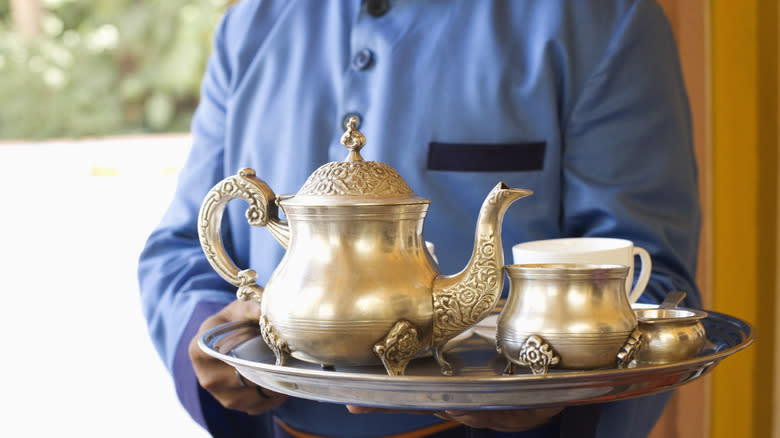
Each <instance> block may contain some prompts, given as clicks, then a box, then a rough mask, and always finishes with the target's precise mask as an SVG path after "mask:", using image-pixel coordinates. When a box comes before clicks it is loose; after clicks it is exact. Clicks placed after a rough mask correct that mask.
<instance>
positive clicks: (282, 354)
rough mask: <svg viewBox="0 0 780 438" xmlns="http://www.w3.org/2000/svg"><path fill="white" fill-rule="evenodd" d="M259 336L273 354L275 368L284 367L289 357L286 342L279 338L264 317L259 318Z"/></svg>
mask: <svg viewBox="0 0 780 438" xmlns="http://www.w3.org/2000/svg"><path fill="white" fill-rule="evenodd" d="M260 334H261V335H262V336H263V341H265V344H266V345H268V348H270V349H271V351H273V352H274V356H276V366H279V367H282V366H284V365H285V364H286V363H287V359H288V358H289V357H290V348H289V347H288V346H287V342H285V341H283V340H281V339H280V338H279V336H278V335H277V334H276V332H275V331H274V328H273V327H272V326H271V322H270V321H268V318H267V317H266V316H265V315H263V316H261V317H260Z"/></svg>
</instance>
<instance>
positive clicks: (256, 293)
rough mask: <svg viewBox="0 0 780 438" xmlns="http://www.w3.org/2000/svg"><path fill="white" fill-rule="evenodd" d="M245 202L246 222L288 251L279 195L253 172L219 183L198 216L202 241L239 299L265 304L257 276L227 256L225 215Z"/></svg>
mask: <svg viewBox="0 0 780 438" xmlns="http://www.w3.org/2000/svg"><path fill="white" fill-rule="evenodd" d="M236 198H241V199H243V200H245V201H246V202H247V203H248V204H249V208H247V210H246V219H247V221H248V222H249V224H250V225H255V226H265V227H268V229H269V231H270V232H271V234H272V235H273V236H274V237H275V238H276V239H277V240H278V241H279V243H281V244H282V246H284V247H285V248H287V244H288V243H289V238H290V237H289V228H288V227H287V223H286V222H284V221H281V220H280V219H279V215H278V207H277V205H276V202H275V201H276V194H274V192H273V190H271V188H270V187H268V184H266V183H265V182H263V180H261V179H259V178H257V177H256V176H255V171H254V170H253V169H241V170H239V171H238V174H236V175H234V176H230V177H227V178H225V179H223V180H222V181H220V182H219V183H217V185H215V186H214V187H213V188H212V189H211V190H209V193H208V194H207V195H206V199H204V200H203V204H201V207H200V213H199V214H198V237H199V238H200V245H201V247H202V248H203V252H204V253H205V254H206V258H207V259H208V261H209V263H210V264H211V266H212V267H213V268H214V270H215V271H217V273H218V274H219V275H220V276H221V277H222V278H224V279H225V280H227V281H228V282H229V283H230V284H232V285H234V286H237V287H238V291H237V292H236V295H237V296H238V298H239V299H241V300H244V301H246V300H250V299H254V300H255V301H257V302H258V303H260V302H261V300H262V294H263V288H262V287H260V286H259V285H258V284H257V272H255V271H254V270H252V269H244V270H240V269H239V268H238V267H237V266H236V265H235V264H234V263H233V261H232V260H231V259H230V257H229V256H228V255H227V253H226V252H225V247H224V245H223V244H222V235H221V233H220V229H221V226H222V214H223V213H224V212H225V207H226V206H227V203H228V202H229V201H230V200H232V199H236Z"/></svg>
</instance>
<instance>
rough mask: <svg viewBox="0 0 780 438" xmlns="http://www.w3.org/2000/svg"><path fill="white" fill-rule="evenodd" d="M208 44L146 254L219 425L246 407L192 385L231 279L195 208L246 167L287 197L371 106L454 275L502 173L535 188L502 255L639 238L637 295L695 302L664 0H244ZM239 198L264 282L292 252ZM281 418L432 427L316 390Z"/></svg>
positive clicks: (150, 302) (237, 219) (369, 118)
mask: <svg viewBox="0 0 780 438" xmlns="http://www.w3.org/2000/svg"><path fill="white" fill-rule="evenodd" d="M214 44H215V46H214V51H213V54H212V56H211V58H210V61H209V64H208V69H207V73H206V75H205V77H204V80H203V86H202V94H201V102H200V105H199V107H198V110H197V112H196V114H195V116H194V119H193V122H192V135H193V145H192V150H191V153H190V156H189V158H188V160H187V162H186V164H185V166H184V168H183V169H182V171H181V174H180V177H179V183H178V189H177V192H176V195H175V198H174V199H173V201H172V203H171V205H170V208H169V209H168V211H167V212H166V213H165V215H164V217H163V219H162V222H161V223H160V225H159V226H158V228H157V229H156V230H155V231H154V233H153V234H152V235H151V236H150V238H149V240H148V242H147V246H146V248H145V250H144V252H143V254H142V256H141V260H140V265H139V279H140V286H141V298H142V302H143V309H144V312H145V316H146V318H147V321H148V326H149V331H150V334H151V337H152V340H153V341H154V343H155V346H156V347H157V349H158V351H159V353H160V355H161V356H162V358H163V360H164V361H165V364H166V365H167V367H168V368H169V369H170V370H171V371H172V373H173V375H174V378H175V380H176V384H177V391H178V393H179V396H180V398H181V400H182V403H183V404H184V405H185V407H186V408H187V409H188V410H189V411H190V413H191V414H192V415H193V418H195V419H196V420H198V421H199V422H201V424H204V425H207V426H208V427H209V428H211V430H217V429H218V428H220V427H227V426H225V424H226V420H225V418H227V416H229V415H235V414H233V413H226V412H224V410H221V408H220V407H219V406H218V405H217V404H216V402H215V401H214V400H213V399H212V398H210V396H209V395H208V394H207V393H206V392H205V391H204V390H203V389H201V388H198V386H197V382H196V380H195V378H194V375H193V373H192V368H191V364H189V359H188V357H187V354H186V345H187V343H188V342H189V340H190V338H191V337H192V335H193V334H194V333H195V331H196V330H197V328H198V326H199V325H200V323H201V322H202V321H203V319H204V318H205V317H206V316H207V315H208V314H210V313H213V312H215V311H216V310H217V309H219V308H220V307H221V306H223V305H224V304H226V303H228V302H229V301H231V300H233V299H234V298H235V295H234V293H235V288H233V287H232V286H230V285H228V284H227V283H226V282H224V281H223V280H222V279H221V278H220V277H219V276H218V275H217V274H216V273H215V272H214V270H213V269H212V268H211V267H210V266H209V265H208V263H207V262H206V259H205V257H204V256H203V253H202V250H201V247H200V244H199V242H198V238H197V231H196V220H197V216H198V210H199V208H200V204H201V202H202V200H203V199H204V197H205V195H206V193H207V192H208V190H209V189H210V188H211V187H212V186H214V185H215V184H216V183H217V182H218V181H219V180H221V179H222V178H225V177H227V176H230V175H233V174H235V173H236V172H237V171H238V169H240V168H244V167H250V168H254V169H255V170H256V173H257V175H258V176H259V177H260V178H261V179H263V180H264V181H266V182H267V183H268V184H269V185H270V186H271V188H272V189H273V190H274V191H275V192H276V193H279V194H284V193H295V192H297V190H298V189H299V188H300V187H301V185H302V184H303V182H304V181H305V179H306V178H307V177H308V176H309V175H310V174H311V173H312V172H313V171H314V170H315V169H316V168H317V167H319V166H320V165H322V164H324V163H325V162H328V161H337V160H338V161H340V160H343V159H344V157H345V156H346V150H345V149H344V147H343V146H342V145H341V144H339V138H340V136H341V134H342V132H343V126H342V119H343V118H344V117H345V116H347V115H349V114H357V115H359V116H360V119H361V124H360V130H361V131H362V132H363V133H364V134H365V136H366V138H367V145H366V147H365V148H364V149H363V150H362V151H361V154H362V155H363V157H364V158H365V159H367V160H376V161H382V162H385V163H387V164H389V165H391V166H392V167H393V168H395V169H396V170H397V171H398V172H399V173H400V174H401V176H402V177H403V178H404V179H405V180H406V182H407V183H408V184H409V186H410V187H411V188H412V189H413V190H414V191H415V192H416V193H417V194H418V195H420V196H423V197H426V198H429V199H431V206H430V210H429V213H428V216H427V218H426V222H425V229H424V237H425V239H426V240H429V241H432V242H433V243H435V245H436V254H437V256H438V258H439V262H440V265H441V268H442V271H443V272H444V273H447V274H452V273H455V272H457V271H459V270H460V269H461V268H462V267H463V266H464V265H465V263H466V262H467V260H468V258H469V255H470V254H471V250H472V245H473V242H474V226H475V222H476V217H477V213H478V210H479V207H480V204H481V203H482V201H483V199H484V197H485V196H486V195H487V193H488V191H489V190H490V189H491V188H492V187H493V186H494V185H495V184H496V183H497V182H498V181H500V180H503V181H505V182H506V183H507V184H508V185H509V186H511V187H518V188H526V189H531V190H533V191H534V195H533V196H531V197H528V198H524V199H522V200H520V201H518V202H517V203H515V204H514V205H513V206H512V207H510V209H509V211H508V212H507V214H506V216H505V218H504V222H503V231H502V232H503V240H504V249H505V251H506V254H507V256H508V258H506V260H511V254H510V253H509V248H511V245H512V244H514V243H518V242H524V241H528V240H536V239H545V238H554V237H566V236H610V237H620V238H626V239H630V240H633V241H634V242H635V243H636V244H637V245H639V246H641V247H643V248H645V249H647V250H648V251H649V252H650V254H651V256H652V257H653V275H652V278H651V281H650V284H649V285H648V288H647V291H646V292H645V294H644V295H643V298H642V300H643V301H658V300H660V299H662V297H663V295H664V293H665V292H666V291H669V290H672V289H679V290H685V291H687V292H688V302H687V303H686V304H687V305H689V306H699V305H700V299H699V294H698V290H697V287H696V285H695V282H694V273H695V271H696V254H697V247H698V233H699V226H700V212H699V205H698V193H697V183H696V166H695V160H694V156H693V149H692V139H691V127H690V114H689V109H688V102H687V98H686V93H685V89H684V84H683V80H682V75H681V72H680V66H679V61H678V58H677V52H676V46H675V42H674V38H673V35H672V33H671V30H670V28H669V25H668V23H667V21H666V19H665V17H664V15H663V12H662V10H661V9H660V7H659V6H658V4H657V3H656V2H655V1H652V0H577V1H570V0H515V1H509V0H507V1H498V0H497V1H473V0H426V1H417V0H415V1H412V0H391V1H390V2H389V9H388V10H387V11H386V12H385V13H384V14H382V15H379V16H374V15H370V14H369V13H368V12H367V8H366V7H365V5H364V4H363V2H360V1H357V0H355V1H327V2H326V1H315V0H311V1H304V0H297V1H293V0H265V1H260V0H243V1H241V2H239V3H238V4H237V5H235V6H233V7H231V8H230V9H229V10H228V11H227V12H226V14H225V16H224V19H223V20H222V22H221V24H220V26H219V28H218V29H217V32H216V35H215V42H214ZM244 208H245V204H244V203H243V202H233V203H231V204H230V205H229V206H228V208H227V210H226V215H225V218H224V220H223V228H224V229H225V230H226V233H225V234H226V237H225V246H226V248H227V250H228V251H229V253H230V255H231V257H232V258H233V260H234V261H235V263H236V264H237V265H238V266H239V267H241V268H242V269H243V268H247V267H251V268H252V269H254V270H256V271H257V272H258V274H259V279H260V280H259V283H260V284H264V283H265V281H266V280H267V279H268V277H269V276H270V275H271V273H272V272H273V270H274V268H275V267H276V265H277V263H278V261H279V260H280V259H281V257H282V254H283V249H282V248H281V246H280V245H279V244H278V243H277V242H276V241H275V240H274V239H273V237H272V236H271V235H270V233H268V231H267V230H265V229H262V228H256V227H250V226H249V225H248V224H247V222H246V219H245V218H244V214H243V209H244ZM664 400H665V397H660V398H652V397H651V398H642V399H637V400H632V401H626V402H620V403H613V404H608V405H604V406H603V408H602V409H601V414H600V416H599V421H598V425H597V427H598V434H599V435H598V436H628V435H635V436H643V435H644V434H646V433H647V432H648V431H649V428H650V427H652V424H653V422H654V421H655V419H656V417H657V415H658V414H659V413H660V410H661V409H662V408H663V404H664ZM640 405H641V406H642V407H641V409H642V410H641V411H640V410H639V409H640V408H639V406H640ZM572 409H574V410H576V408H572ZM566 411H569V409H567V410H566ZM566 411H565V412H566ZM275 415H278V416H280V417H281V418H283V419H284V420H285V421H286V422H287V423H288V424H290V425H292V426H294V427H296V428H299V429H301V430H303V431H305V432H309V433H315V434H320V435H331V436H339V437H357V436H380V435H389V434H393V433H399V432H403V431H406V430H411V429H415V428H418V427H421V426H424V425H427V424H431V423H432V422H436V421H438V420H437V419H436V418H434V417H432V416H426V415H423V416H416V415H398V416H395V415H349V414H348V413H347V412H346V410H345V409H344V408H343V407H341V406H335V405H327V404H321V403H317V402H311V401H306V400H291V401H288V402H287V403H285V404H284V405H283V406H282V407H281V408H279V409H278V410H277V411H276V412H275ZM565 418H566V417H565V415H564V416H563V417H562V419H561V422H565ZM638 418H641V419H642V420H641V421H639V420H638ZM245 420H246V419H243V420H241V421H245ZM232 421H234V422H235V424H238V423H237V422H238V421H239V420H238V419H234V420H232ZM215 433H216V432H215ZM539 433H541V432H539ZM518 436H519V435H518Z"/></svg>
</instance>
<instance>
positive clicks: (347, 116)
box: [341, 113, 363, 131]
mask: <svg viewBox="0 0 780 438" xmlns="http://www.w3.org/2000/svg"><path fill="white" fill-rule="evenodd" d="M353 117H354V118H356V119H357V126H355V127H356V128H360V122H362V121H363V119H361V118H360V114H358V113H347V114H345V115H344V118H342V119H341V129H343V130H345V131H346V130H347V122H349V119H351V118H353Z"/></svg>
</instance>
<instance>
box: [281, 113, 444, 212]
mask: <svg viewBox="0 0 780 438" xmlns="http://www.w3.org/2000/svg"><path fill="white" fill-rule="evenodd" d="M357 123H358V121H357V118H355V117H352V118H350V119H349V121H348V122H347V129H346V131H345V132H344V134H343V135H342V136H341V144H343V145H344V146H346V148H347V149H349V154H348V155H347V157H346V158H345V159H344V161H332V162H330V163H326V164H323V165H322V166H320V167H319V168H318V169H317V170H315V171H314V173H312V174H311V175H310V176H309V178H308V179H307V180H306V182H305V183H304V184H303V187H301V189H300V190H299V191H298V193H297V194H295V196H293V197H290V198H286V199H284V200H282V201H281V204H282V205H309V206H315V205H350V204H417V203H427V202H429V200H427V199H425V198H421V197H419V196H417V195H416V194H415V193H414V192H413V191H412V189H411V188H409V186H408V185H407V184H406V181H404V179H403V178H402V177H401V175H399V174H398V172H397V171H396V170H395V169H393V168H392V167H390V166H389V165H387V164H385V163H381V162H378V161H365V160H364V159H363V157H362V156H360V149H362V148H363V146H365V145H366V137H365V136H363V134H362V133H361V132H360V131H359V130H358V129H357Z"/></svg>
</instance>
